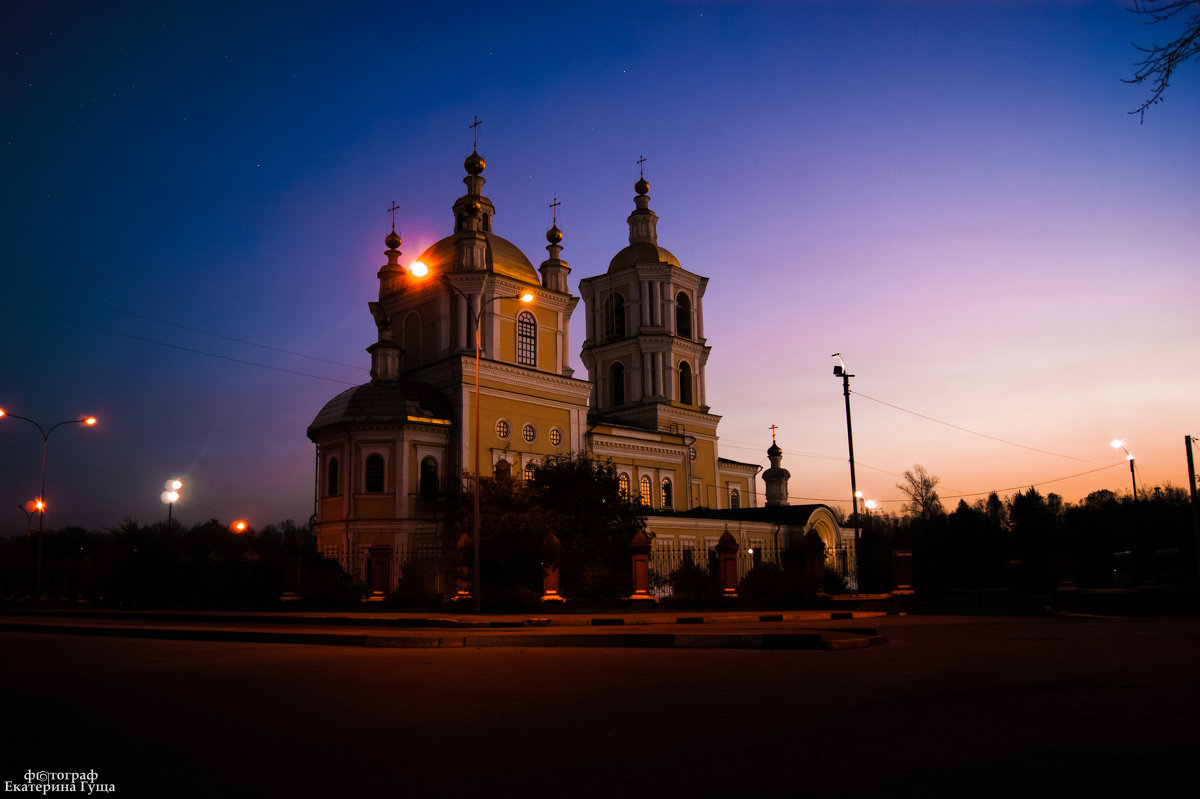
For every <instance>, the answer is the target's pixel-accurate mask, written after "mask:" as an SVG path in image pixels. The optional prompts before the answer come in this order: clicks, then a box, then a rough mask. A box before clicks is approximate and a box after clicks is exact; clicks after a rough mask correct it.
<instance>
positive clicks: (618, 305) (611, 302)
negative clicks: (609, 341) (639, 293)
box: [604, 293, 625, 338]
mask: <svg viewBox="0 0 1200 799" xmlns="http://www.w3.org/2000/svg"><path fill="white" fill-rule="evenodd" d="M604 335H605V337H606V338H624V337H625V298H624V297H622V296H621V295H620V294H616V293H614V294H611V295H609V297H608V299H607V300H605V301H604Z"/></svg>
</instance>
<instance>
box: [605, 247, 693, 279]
mask: <svg viewBox="0 0 1200 799" xmlns="http://www.w3.org/2000/svg"><path fill="white" fill-rule="evenodd" d="M634 264H670V265H671V266H678V267H680V268H681V269H682V268H683V267H682V265H681V264H680V263H679V259H678V258H676V257H675V256H674V255H673V254H672V253H671V251H670V250H668V249H667V248H666V247H659V246H658V245H657V244H651V243H650V242H648V241H639V242H635V243H633V244H630V245H629V246H628V247H626V248H625V249H623V250H621V251H620V252H619V253H617V254H616V255H614V256H613V259H612V260H611V261H610V262H609V264H608V271H610V272H615V271H617V270H618V269H622V268H624V267H626V266H633V265H634Z"/></svg>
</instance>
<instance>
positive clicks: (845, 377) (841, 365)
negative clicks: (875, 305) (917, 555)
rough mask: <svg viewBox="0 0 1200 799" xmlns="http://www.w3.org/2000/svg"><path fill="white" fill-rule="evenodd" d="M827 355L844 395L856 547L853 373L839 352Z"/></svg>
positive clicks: (856, 489)
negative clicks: (852, 417) (851, 397)
mask: <svg viewBox="0 0 1200 799" xmlns="http://www.w3.org/2000/svg"><path fill="white" fill-rule="evenodd" d="M829 357H831V358H837V359H838V363H837V364H835V365H834V367H833V374H834V376H835V377H840V378H842V392H843V393H844V394H845V395H846V441H847V442H848V443H849V445H850V503H851V505H853V506H854V543H855V546H856V548H857V545H858V540H859V538H860V536H861V533H860V532H859V523H858V499H859V497H861V496H862V494H861V493H859V490H858V486H857V483H856V481H855V479H854V428H853V427H852V426H851V424H850V378H852V377H854V375H852V374H850V373H849V372H847V371H846V362H845V361H843V360H842V354H841V353H840V352H835V353H834V354H833V355H831V356H829ZM856 554H857V553H856Z"/></svg>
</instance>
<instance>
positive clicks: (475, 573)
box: [408, 261, 533, 613]
mask: <svg viewBox="0 0 1200 799" xmlns="http://www.w3.org/2000/svg"><path fill="white" fill-rule="evenodd" d="M408 273H409V274H410V275H412V276H413V277H415V278H418V279H424V278H426V277H428V276H429V267H428V266H426V265H425V264H423V263H422V262H420V261H414V262H413V263H412V266H410V267H409V270H408ZM483 280H484V282H483V285H482V286H480V289H479V310H478V311H476V312H475V313H474V314H472V315H473V316H474V322H475V432H474V438H475V442H474V450H475V470H474V472H475V485H474V490H473V491H472V492H471V493H472V494H473V495H474V518H473V519H472V523H471V525H472V537H473V539H474V541H473V544H472V549H473V552H472V558H473V560H472V563H473V565H472V571H471V582H472V586H471V589H472V592H473V593H474V595H475V596H474V603H475V612H476V613H480V612H481V608H482V595H483V581H482V580H480V579H479V491H480V484H479V358H480V350H481V346H482V325H483V310H484V308H487V307H488V305H490V304H491V303H493V302H496V301H497V300H520V301H521V302H523V303H526V304H528V303H531V302H533V294H532V293H530V292H528V291H526V292H524V293H523V294H505V295H497V296H495V297H487V296H485V295H486V294H487V291H486V289H487V273H484V277H483ZM438 281H439V282H440V283H441V284H442V285H443V286H446V287H447V288H449V289H452V290H453V291H455V292H457V293H458V296H460V297H462V298H463V303H464V305H465V306H466V309H467V313H471V299H470V298H469V297H468V296H467V295H466V294H465V293H464V292H463V290H462V289H460V288H459V287H458V286H456V285H454V284H453V283H451V282H450V281H448V280H446V279H445V276H444V275H438Z"/></svg>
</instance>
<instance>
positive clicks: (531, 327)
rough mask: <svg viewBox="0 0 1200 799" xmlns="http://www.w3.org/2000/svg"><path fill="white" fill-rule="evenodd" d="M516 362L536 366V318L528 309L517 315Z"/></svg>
mask: <svg viewBox="0 0 1200 799" xmlns="http://www.w3.org/2000/svg"><path fill="white" fill-rule="evenodd" d="M517 363H519V364H521V365H522V366H537V319H536V318H535V317H534V315H533V314H532V313H530V312H529V311H522V312H521V313H520V315H519V316H517Z"/></svg>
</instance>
